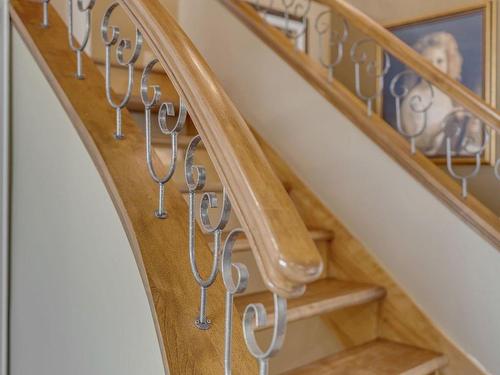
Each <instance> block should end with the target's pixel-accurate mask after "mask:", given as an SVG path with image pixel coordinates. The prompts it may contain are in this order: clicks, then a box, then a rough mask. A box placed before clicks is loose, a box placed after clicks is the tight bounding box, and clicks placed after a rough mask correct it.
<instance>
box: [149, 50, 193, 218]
mask: <svg viewBox="0 0 500 375" xmlns="http://www.w3.org/2000/svg"><path fill="white" fill-rule="evenodd" d="M156 63H158V60H157V59H154V60H152V61H150V62H149V64H148V65H146V67H145V68H144V71H143V72H142V78H141V98H142V102H143V103H144V108H145V118H146V160H147V164H148V169H149V174H150V175H151V177H152V178H153V180H154V181H155V182H156V183H157V184H158V185H159V188H160V191H159V199H158V209H157V210H155V216H156V217H157V218H158V219H165V218H166V217H167V212H166V210H165V202H164V200H165V185H166V183H167V182H168V181H170V179H171V178H172V176H173V175H174V172H175V168H176V167H177V154H178V145H177V136H178V134H179V132H180V131H181V130H182V129H183V127H184V124H185V122H186V117H187V109H186V107H185V105H184V102H183V100H182V99H181V100H180V105H179V115H178V117H177V121H176V124H175V125H174V126H173V127H172V129H169V128H168V125H167V120H168V117H175V108H174V105H173V104H172V103H162V104H161V106H160V110H159V113H158V125H159V127H160V130H161V132H162V133H163V134H165V135H168V136H170V137H171V154H170V164H169V168H168V171H167V172H166V173H165V175H164V176H163V177H159V176H158V174H157V173H156V172H155V169H154V166H153V160H152V155H151V154H152V137H151V110H152V109H153V107H154V106H155V105H157V104H158V103H159V102H160V97H161V89H160V87H159V86H157V85H155V86H152V89H153V97H152V98H151V99H149V98H148V88H149V86H148V80H149V76H150V74H151V71H152V70H153V68H154V66H155V65H156Z"/></svg>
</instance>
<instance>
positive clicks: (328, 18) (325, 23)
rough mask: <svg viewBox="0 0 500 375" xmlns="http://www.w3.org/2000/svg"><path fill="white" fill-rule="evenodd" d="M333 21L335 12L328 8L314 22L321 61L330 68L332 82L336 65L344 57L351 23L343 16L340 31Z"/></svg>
mask: <svg viewBox="0 0 500 375" xmlns="http://www.w3.org/2000/svg"><path fill="white" fill-rule="evenodd" d="M332 23H333V12H332V11H331V10H326V11H324V12H321V13H320V14H319V15H318V17H317V18H316V22H315V24H314V28H315V30H316V33H317V34H318V44H319V62H320V63H321V65H323V67H325V68H326V69H328V80H329V81H330V82H331V81H333V75H334V70H335V67H336V66H337V65H339V64H340V62H341V61H342V58H343V57H344V43H345V42H346V41H347V38H348V37H349V24H348V23H347V21H346V20H345V19H344V18H341V25H342V29H341V30H340V31H338V30H335V29H334V27H333V24H332ZM325 36H327V37H328V49H329V51H328V54H329V58H328V59H325V57H324V54H325V53H324V51H323V50H324V44H325V42H324V40H323V38H324V37H325Z"/></svg>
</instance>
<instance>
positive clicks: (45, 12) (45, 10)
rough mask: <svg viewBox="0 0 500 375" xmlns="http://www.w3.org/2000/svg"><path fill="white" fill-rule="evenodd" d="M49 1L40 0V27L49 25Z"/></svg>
mask: <svg viewBox="0 0 500 375" xmlns="http://www.w3.org/2000/svg"><path fill="white" fill-rule="evenodd" d="M49 2H50V0H42V27H43V28H44V29H46V28H47V27H49Z"/></svg>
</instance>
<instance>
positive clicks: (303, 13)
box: [281, 0, 312, 47]
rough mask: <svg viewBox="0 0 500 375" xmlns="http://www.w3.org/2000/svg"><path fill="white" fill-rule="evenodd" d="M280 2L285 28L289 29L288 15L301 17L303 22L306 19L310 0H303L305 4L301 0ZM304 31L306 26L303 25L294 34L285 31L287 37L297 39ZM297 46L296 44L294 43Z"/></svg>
mask: <svg viewBox="0 0 500 375" xmlns="http://www.w3.org/2000/svg"><path fill="white" fill-rule="evenodd" d="M281 3H282V4H283V7H284V14H285V30H288V29H289V25H290V17H291V16H295V17H297V18H301V19H302V22H303V23H305V22H306V21H307V16H308V14H309V12H310V11H311V7H312V1H311V0H305V3H306V5H304V3H303V2H302V1H299V2H297V0H281ZM305 32H306V27H304V28H303V29H302V30H301V31H300V32H298V33H296V34H292V33H290V32H287V37H289V38H291V39H294V40H297V39H298V38H300V37H301V36H302V35H304V33H305ZM295 47H297V45H295Z"/></svg>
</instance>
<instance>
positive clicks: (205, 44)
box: [179, 0, 500, 374]
mask: <svg viewBox="0 0 500 375" xmlns="http://www.w3.org/2000/svg"><path fill="white" fill-rule="evenodd" d="M179 12H180V15H179V19H180V23H181V25H182V26H183V27H184V28H185V30H186V31H187V32H188V34H189V36H190V37H191V38H192V39H193V41H194V42H195V44H196V45H197V47H198V48H199V49H200V50H201V52H202V53H203V54H204V55H205V57H206V59H207V60H208V62H209V64H210V65H211V66H212V68H213V69H214V71H215V72H216V73H217V75H218V76H219V78H220V80H221V82H222V83H223V85H224V86H225V88H226V89H227V91H228V93H229V94H230V96H231V98H232V99H233V100H234V102H235V104H236V105H237V107H238V108H239V109H240V110H241V112H242V113H243V114H244V116H245V117H246V118H247V119H248V121H249V122H250V123H251V124H252V125H253V126H254V127H255V128H256V129H257V130H258V131H259V132H260V133H261V134H262V135H263V136H264V137H265V138H266V139H267V140H268V141H269V142H270V143H271V144H272V145H273V146H274V147H275V148H276V149H277V151H279V152H280V153H281V155H282V156H283V157H284V158H285V160H287V161H288V162H289V164H290V165H291V166H292V167H293V168H294V169H295V170H296V171H297V173H298V174H299V175H300V176H301V177H302V178H303V179H304V180H305V181H306V182H307V183H308V184H309V186H310V187H311V188H312V190H313V191H315V192H316V193H317V194H318V196H319V197H320V198H321V199H322V200H323V201H324V202H325V204H326V205H327V206H328V207H330V209H331V210H332V212H334V213H335V214H336V215H337V216H338V217H339V218H341V219H342V221H343V222H344V223H345V224H346V225H347V226H348V228H349V229H350V230H351V232H352V233H353V234H355V235H356V236H357V237H358V238H359V239H360V240H361V241H362V242H363V243H364V244H365V245H366V246H367V248H369V249H371V251H373V253H374V254H375V256H376V257H377V258H378V259H379V260H380V261H381V263H382V264H384V266H385V267H386V268H387V269H388V270H390V271H391V272H392V273H393V275H394V276H395V278H396V279H397V280H398V281H399V283H400V284H401V285H402V286H403V287H405V288H406V289H407V290H408V292H409V293H410V295H412V296H413V297H414V299H415V300H416V301H417V303H418V304H419V305H421V306H422V307H423V309H424V310H425V311H426V312H427V313H428V314H429V315H430V316H431V317H432V318H433V319H434V320H435V321H436V322H437V324H438V325H439V326H440V327H442V328H443V329H444V331H445V332H446V333H447V334H448V335H449V336H450V337H452V338H453V339H454V340H455V341H456V342H457V343H459V344H460V345H461V346H462V347H463V348H464V349H465V350H466V351H467V352H468V353H470V354H471V355H472V356H474V357H476V358H477V359H478V360H479V361H480V362H481V363H482V364H483V365H484V366H486V367H487V368H488V369H489V371H491V372H492V373H495V374H496V373H500V355H499V354H498V353H499V352H498V348H500V323H499V317H500V254H499V253H498V251H497V250H495V249H494V248H493V247H492V246H491V245H489V244H488V243H487V242H485V241H484V240H483V239H482V238H481V237H480V236H478V235H477V234H476V233H475V232H474V231H472V230H471V229H470V228H469V227H468V226H467V225H465V224H464V223H463V222H462V221H461V220H460V219H459V218H458V217H456V216H455V215H454V214H453V213H452V212H451V211H450V210H449V209H447V208H446V207H445V206H444V205H443V204H442V203H441V202H440V201H438V200H437V199H436V198H435V197H434V196H433V195H432V194H430V193H429V192H428V191H427V190H426V189H425V188H424V187H423V186H421V185H420V184H419V183H417V182H416V180H414V179H413V178H412V177H411V176H410V175H409V174H408V173H406V172H405V171H404V170H403V169H402V168H401V167H400V166H399V165H398V164H397V163H395V162H394V161H392V160H391V159H390V158H389V157H388V156H387V155H386V154H385V153H384V152H383V151H382V150H381V149H379V148H378V147H377V146H376V145H375V144H374V143H373V142H371V141H370V139H368V138H367V137H366V136H365V135H364V134H363V133H362V132H361V131H359V130H358V129H357V128H356V127H355V126H354V125H353V124H351V123H350V122H349V121H348V120H347V119H346V118H345V117H343V116H342V115H341V114H340V113H339V112H338V111H337V110H336V109H335V108H334V107H333V106H331V105H330V104H329V103H328V102H327V101H326V100H325V99H323V98H322V97H321V96H320V95H319V94H318V93H317V92H316V91H315V90H314V89H313V88H312V87H311V86H310V85H308V84H307V82H305V81H304V80H303V79H302V78H301V77H300V76H299V75H298V74H297V73H295V71H293V70H292V69H291V68H290V67H289V66H288V65H287V64H285V63H284V62H283V61H282V60H281V59H280V58H279V57H278V56H277V55H275V54H274V53H273V52H272V51H271V50H270V49H269V48H267V47H266V46H265V45H264V44H263V43H262V42H261V41H260V40H259V39H257V37H256V36H254V35H253V34H252V33H251V32H250V31H249V30H248V29H246V28H245V27H244V26H243V24H241V23H240V22H239V21H238V20H237V19H236V18H234V17H233V16H232V15H230V13H229V12H228V11H227V10H226V9H225V8H223V7H222V6H221V5H220V4H219V3H218V1H216V0H209V1H207V0H183V1H181V2H180V5H179Z"/></svg>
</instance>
